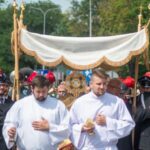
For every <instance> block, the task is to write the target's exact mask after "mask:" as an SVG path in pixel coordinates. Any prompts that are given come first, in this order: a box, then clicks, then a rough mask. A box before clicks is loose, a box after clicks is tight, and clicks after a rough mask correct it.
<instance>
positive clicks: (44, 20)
mask: <svg viewBox="0 0 150 150" xmlns="http://www.w3.org/2000/svg"><path fill="white" fill-rule="evenodd" d="M30 9H35V10H37V11H39V12H41V14H42V15H43V34H45V29H46V15H47V14H48V12H50V11H53V10H56V9H59V8H57V7H56V8H49V9H47V10H46V11H43V10H42V9H41V8H36V7H33V6H31V7H30ZM42 69H45V66H44V65H43V66H42Z"/></svg>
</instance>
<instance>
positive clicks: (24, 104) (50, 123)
mask: <svg viewBox="0 0 150 150" xmlns="http://www.w3.org/2000/svg"><path fill="white" fill-rule="evenodd" d="M49 86H50V82H49V80H48V79H46V78H45V77H44V76H42V75H37V76H36V77H35V78H34V79H33V81H32V88H31V89H32V95H30V96H27V97H25V98H23V99H21V100H19V101H17V102H16V103H15V104H14V105H13V107H12V108H11V109H10V110H9V111H8V113H7V115H6V118H5V121H4V126H3V136H4V139H5V142H6V145H7V147H8V148H11V147H12V146H13V145H14V143H16V145H17V148H18V149H19V150H56V149H57V145H58V144H59V143H60V142H61V141H63V140H64V139H66V138H68V136H69V115H68V111H67V109H66V107H65V105H64V104H63V103H62V102H61V101H59V100H57V99H55V98H51V97H49V96H48V90H49Z"/></svg>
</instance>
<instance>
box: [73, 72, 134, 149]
mask: <svg viewBox="0 0 150 150" xmlns="http://www.w3.org/2000/svg"><path fill="white" fill-rule="evenodd" d="M107 77H108V75H107V74H106V73H105V71H104V70H101V69H95V70H94V71H93V74H92V77H91V83H90V87H91V92H89V93H88V94H85V95H83V96H81V97H79V98H78V99H77V100H76V101H75V103H74V104H73V105H72V107H71V109H70V128H71V140H72V142H73V144H74V146H75V147H76V149H77V150H117V146H116V144H117V142H118V139H119V138H122V137H125V136H127V135H128V134H130V133H131V131H132V129H133V128H134V126H135V123H134V121H133V119H132V117H131V115H130V113H129V112H128V110H127V108H126V106H125V104H124V101H123V100H122V99H120V98H119V97H117V96H115V95H112V94H109V93H107V92H106V89H107V84H108V81H107Z"/></svg>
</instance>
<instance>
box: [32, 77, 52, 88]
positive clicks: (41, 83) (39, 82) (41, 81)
mask: <svg viewBox="0 0 150 150" xmlns="http://www.w3.org/2000/svg"><path fill="white" fill-rule="evenodd" d="M45 86H46V87H49V86H50V81H49V80H48V79H46V77H44V76H43V75H37V76H36V77H35V78H34V79H33V80H32V87H33V88H34V87H38V88H43V87H45Z"/></svg>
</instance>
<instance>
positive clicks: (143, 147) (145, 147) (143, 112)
mask: <svg viewBox="0 0 150 150" xmlns="http://www.w3.org/2000/svg"><path fill="white" fill-rule="evenodd" d="M137 104H138V105H137V111H136V114H135V117H134V119H135V123H136V127H135V139H134V147H135V150H150V92H145V93H143V98H142V96H141V95H140V96H139V97H138V99H137Z"/></svg>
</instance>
